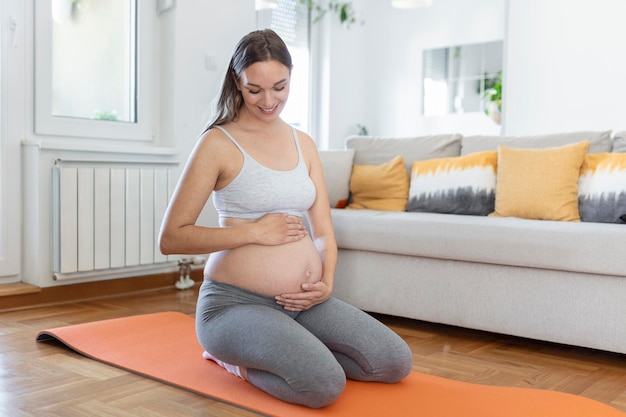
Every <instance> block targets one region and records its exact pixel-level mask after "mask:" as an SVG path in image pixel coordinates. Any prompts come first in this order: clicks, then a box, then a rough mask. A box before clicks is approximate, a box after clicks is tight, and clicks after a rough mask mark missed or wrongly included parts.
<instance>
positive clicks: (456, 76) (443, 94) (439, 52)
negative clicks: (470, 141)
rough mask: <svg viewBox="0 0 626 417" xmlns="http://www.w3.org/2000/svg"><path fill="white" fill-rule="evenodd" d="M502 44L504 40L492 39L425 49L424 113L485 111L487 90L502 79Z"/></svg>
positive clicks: (487, 101) (435, 114) (431, 114)
mask: <svg viewBox="0 0 626 417" xmlns="http://www.w3.org/2000/svg"><path fill="white" fill-rule="evenodd" d="M502 47H503V42H502V41H493V42H485V43H477V44H469V45H456V46H450V47H447V48H438V49H425V50H424V56H423V65H424V71H423V106H422V111H423V114H424V116H440V115H444V114H455V113H468V112H482V111H485V110H486V109H487V108H488V106H489V100H488V99H487V98H486V97H485V92H486V91H488V90H489V89H490V88H494V86H496V84H497V83H498V81H500V79H501V78H500V77H501V74H502V65H503V56H502ZM500 86H501V83H500ZM500 88H501V87H500ZM487 95H489V94H487ZM494 99H497V97H494Z"/></svg>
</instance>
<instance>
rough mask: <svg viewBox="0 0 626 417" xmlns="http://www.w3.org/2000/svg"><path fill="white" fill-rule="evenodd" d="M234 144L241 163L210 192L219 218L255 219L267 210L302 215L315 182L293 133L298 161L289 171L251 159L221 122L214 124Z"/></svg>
mask: <svg viewBox="0 0 626 417" xmlns="http://www.w3.org/2000/svg"><path fill="white" fill-rule="evenodd" d="M216 127H217V128H218V129H220V130H221V131H222V132H224V134H225V135H226V136H228V138H229V139H230V140H231V141H232V142H233V143H234V144H235V146H237V148H238V149H239V151H240V152H241V153H242V155H243V166H242V167H241V171H239V173H238V174H237V176H236V177H235V179H233V180H232V181H231V182H230V183H229V184H228V185H227V186H226V187H224V188H222V189H221V190H216V191H214V192H213V204H214V205H215V208H216V209H217V212H218V214H219V217H220V218H225V217H235V218H245V219H256V218H259V217H261V216H263V215H265V214H267V213H288V214H291V215H294V216H302V213H303V212H305V211H307V210H308V209H309V208H310V207H311V206H312V205H313V202H314V201H315V192H316V190H315V184H313V181H312V180H311V177H310V176H309V170H308V168H307V166H306V163H305V162H304V158H303V157H302V150H301V149H300V140H299V139H298V134H297V132H296V130H295V129H293V137H294V141H295V143H296V148H297V149H298V165H297V166H296V167H295V168H294V169H292V170H289V171H277V170H274V169H270V168H267V167H265V166H263V165H261V164H260V163H258V162H257V161H255V160H254V159H253V158H252V157H251V156H250V155H248V153H247V152H246V151H245V150H244V149H243V148H242V147H241V146H240V145H239V143H237V141H236V140H235V139H234V138H233V137H232V136H231V135H230V133H228V132H227V131H226V130H225V129H224V128H222V127H221V126H216Z"/></svg>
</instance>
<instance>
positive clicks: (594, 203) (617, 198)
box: [578, 153, 626, 223]
mask: <svg viewBox="0 0 626 417" xmlns="http://www.w3.org/2000/svg"><path fill="white" fill-rule="evenodd" d="M578 209H579V212H580V219H581V220H582V221H584V222H599V223H626V221H625V219H626V153H597V154H588V155H586V156H585V162H584V163H583V166H582V167H581V169H580V178H579V179H578Z"/></svg>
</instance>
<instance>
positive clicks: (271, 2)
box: [254, 0, 278, 11]
mask: <svg viewBox="0 0 626 417" xmlns="http://www.w3.org/2000/svg"><path fill="white" fill-rule="evenodd" d="M277 7H278V0H254V8H255V9H256V10H257V11H259V10H267V9H275V8H277Z"/></svg>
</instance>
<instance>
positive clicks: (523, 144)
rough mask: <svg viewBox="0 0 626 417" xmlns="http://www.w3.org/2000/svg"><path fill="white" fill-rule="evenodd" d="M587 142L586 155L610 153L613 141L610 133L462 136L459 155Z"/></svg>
mask: <svg viewBox="0 0 626 417" xmlns="http://www.w3.org/2000/svg"><path fill="white" fill-rule="evenodd" d="M584 140H588V141H589V142H590V145H589V150H588V151H587V153H602V152H611V149H612V147H613V141H612V140H611V131H610V130H607V131H603V132H588V131H580V132H567V133H553V134H548V135H533V136H484V135H476V136H464V137H463V139H462V141H461V155H467V154H469V153H473V152H481V151H496V150H498V145H505V146H508V147H510V148H521V149H536V148H539V149H541V148H552V147H556V146H563V145H569V144H572V143H577V142H582V141H584Z"/></svg>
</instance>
